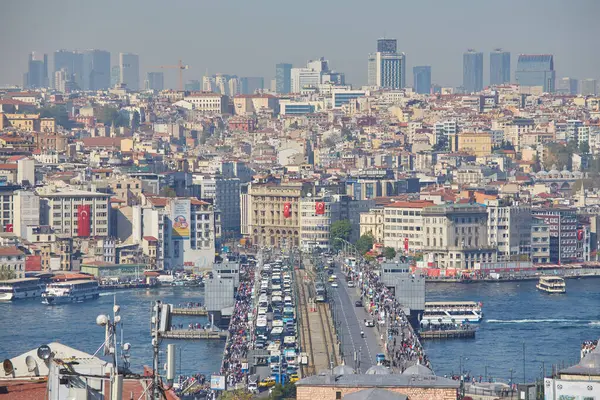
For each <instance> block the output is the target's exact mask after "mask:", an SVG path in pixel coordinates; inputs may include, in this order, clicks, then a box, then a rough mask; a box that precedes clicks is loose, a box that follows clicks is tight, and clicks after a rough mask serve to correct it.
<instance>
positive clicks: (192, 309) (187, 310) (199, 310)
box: [171, 307, 208, 316]
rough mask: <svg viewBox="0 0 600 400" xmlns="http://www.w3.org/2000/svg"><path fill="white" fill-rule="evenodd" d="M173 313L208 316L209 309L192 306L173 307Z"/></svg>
mask: <svg viewBox="0 0 600 400" xmlns="http://www.w3.org/2000/svg"><path fill="white" fill-rule="evenodd" d="M171 314H172V315H192V316H206V315H208V311H207V310H206V308H205V307H190V308H184V307H181V308H173V310H172V311H171Z"/></svg>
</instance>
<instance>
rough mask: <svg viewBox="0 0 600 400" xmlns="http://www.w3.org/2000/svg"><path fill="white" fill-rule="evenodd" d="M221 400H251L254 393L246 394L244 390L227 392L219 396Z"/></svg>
mask: <svg viewBox="0 0 600 400" xmlns="http://www.w3.org/2000/svg"><path fill="white" fill-rule="evenodd" d="M219 399H221V400H251V399H252V393H249V392H246V391H245V390H242V389H237V390H227V391H225V392H223V393H222V394H221V396H219Z"/></svg>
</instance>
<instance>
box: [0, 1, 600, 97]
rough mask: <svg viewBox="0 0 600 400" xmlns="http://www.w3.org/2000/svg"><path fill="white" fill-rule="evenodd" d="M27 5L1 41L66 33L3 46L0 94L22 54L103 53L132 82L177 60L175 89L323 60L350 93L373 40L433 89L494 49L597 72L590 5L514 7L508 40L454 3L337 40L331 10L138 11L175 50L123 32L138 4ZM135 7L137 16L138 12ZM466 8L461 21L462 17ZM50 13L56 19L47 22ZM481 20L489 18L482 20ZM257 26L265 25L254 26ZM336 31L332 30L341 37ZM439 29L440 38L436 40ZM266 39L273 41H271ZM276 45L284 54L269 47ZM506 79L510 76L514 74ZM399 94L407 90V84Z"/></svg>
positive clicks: (156, 37) (475, 6) (216, 7)
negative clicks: (126, 62) (124, 60)
mask: <svg viewBox="0 0 600 400" xmlns="http://www.w3.org/2000/svg"><path fill="white" fill-rule="evenodd" d="M33 3H34V5H35V7H31V6H32V4H28V5H27V9H25V8H24V6H23V5H20V4H9V5H7V6H6V7H5V9H6V11H7V12H5V13H3V16H0V33H3V34H4V35H5V36H8V35H9V34H10V32H11V31H12V30H14V29H16V28H17V26H18V24H23V23H27V25H28V26H32V25H33V26H36V24H38V25H39V24H42V21H41V20H39V18H40V17H41V15H44V17H46V16H52V19H53V20H55V21H57V23H58V24H59V25H60V24H61V21H64V22H65V23H66V22H67V21H68V22H69V25H70V26H71V30H68V31H67V30H65V31H59V32H57V33H56V34H55V35H47V36H44V35H37V34H36V35H30V34H22V35H20V36H19V39H18V40H15V41H12V42H11V43H3V44H2V46H1V48H2V50H3V54H4V55H5V57H2V60H0V85H4V84H20V83H21V81H22V74H23V72H24V71H26V69H27V54H28V53H30V52H32V51H36V53H48V54H53V53H54V51H55V50H56V49H61V48H67V49H87V48H97V49H106V50H108V51H110V52H111V59H112V60H113V62H112V64H113V66H114V65H115V62H114V60H117V59H118V53H120V52H132V53H136V54H139V55H140V76H145V75H146V73H147V72H155V71H152V70H151V68H149V67H150V66H153V65H164V64H167V65H169V64H173V63H174V60H178V59H183V60H184V62H185V63H187V64H189V65H190V66H191V68H190V70H189V71H185V73H184V75H185V76H184V79H185V80H193V79H196V80H198V79H201V77H202V76H203V75H205V72H206V70H208V71H209V74H214V73H218V72H222V73H227V74H236V75H238V76H263V77H264V78H265V80H266V82H269V81H270V80H271V79H273V78H274V67H273V66H274V65H275V64H277V63H278V62H289V63H292V64H293V65H294V66H301V65H303V64H305V63H306V61H307V60H309V59H314V58H317V57H319V56H325V57H326V58H327V59H328V60H330V62H331V64H332V65H335V66H336V68H337V69H339V70H343V71H344V72H345V73H346V80H347V81H348V82H350V83H352V84H353V85H355V86H360V85H363V84H366V82H367V74H366V71H365V68H364V61H363V60H364V54H368V53H369V52H372V51H373V43H374V42H375V41H376V40H377V39H378V38H382V37H389V38H396V39H397V40H398V49H397V50H398V52H404V53H406V55H407V66H406V69H407V70H408V71H410V70H411V69H412V67H413V66H418V65H431V66H432V67H433V68H435V69H436V71H437V72H436V75H435V79H434V82H433V83H436V84H440V85H442V86H459V85H460V84H461V81H462V79H461V75H462V73H461V72H462V63H461V58H462V54H463V53H464V51H465V49H467V48H477V49H478V50H479V51H482V52H483V53H484V54H486V56H485V59H486V61H487V54H489V53H490V52H491V51H493V49H494V48H496V47H502V48H504V49H506V51H510V52H511V53H512V54H513V57H516V56H517V55H518V54H520V53H527V54H553V55H554V56H555V59H556V71H557V77H562V76H572V77H576V78H578V79H587V78H591V79H598V76H597V74H598V73H597V70H598V68H596V66H597V65H598V64H600V55H597V54H594V53H593V52H589V51H588V49H589V48H591V47H593V43H592V42H591V40H592V39H591V38H592V37H595V36H596V34H597V32H598V31H600V28H598V27H597V26H594V25H592V23H593V18H592V16H593V15H597V14H598V12H600V5H598V4H596V3H594V2H591V1H587V2H578V3H575V4H567V3H565V2H543V3H542V2H539V1H532V2H528V3H527V4H526V5H523V4H521V3H519V5H520V7H522V8H525V9H524V10H523V12H522V13H519V14H518V15H516V16H512V15H510V18H511V29H510V30H507V29H506V28H507V26H506V24H505V23H504V21H505V17H506V18H508V17H509V10H510V7H508V6H507V5H506V4H505V3H503V5H502V6H499V5H491V4H490V5H484V4H479V3H475V2H470V1H468V2H467V1H463V2H459V3H458V5H457V3H453V5H449V4H440V5H438V7H436V9H435V11H434V12H431V10H430V8H429V7H427V6H426V5H425V4H411V5H402V6H401V5H396V4H393V3H386V4H387V9H389V10H390V11H391V12H389V13H387V12H386V13H385V15H380V14H381V13H379V14H378V16H377V18H378V23H377V24H364V25H366V26H364V27H361V28H353V29H352V30H343V34H342V33H341V32H339V33H338V32H337V30H336V29H332V28H336V26H337V25H339V24H343V23H344V22H343V21H336V22H334V23H335V24H337V25H336V26H331V23H332V22H331V21H330V20H329V19H326V18H324V15H325V14H327V10H328V9H329V8H331V7H333V5H326V6H325V8H324V9H319V10H320V12H319V13H316V12H312V11H310V10H311V9H312V8H311V7H306V8H307V10H304V9H302V10H299V11H298V12H297V13H298V16H297V18H293V19H289V18H288V17H289V13H286V12H285V10H284V9H280V8H278V7H269V5H270V4H271V3H272V2H266V3H263V4H261V5H259V6H256V5H254V6H250V5H245V4H240V5H238V6H237V7H236V8H235V9H230V8H231V7H227V6H226V5H223V4H201V5H200V4H192V3H191V2H184V4H183V5H182V6H181V8H178V9H177V10H173V9H168V8H167V9H163V8H164V7H156V8H154V9H155V11H152V9H153V7H143V8H144V13H145V15H144V16H143V17H146V18H159V17H161V18H165V20H169V18H175V17H176V18H178V19H180V21H179V22H178V24H177V27H178V32H179V33H181V34H178V35H177V40H176V41H174V40H173V38H172V37H170V36H169V35H165V34H164V30H151V29H149V28H146V27H144V26H140V27H139V29H137V30H136V31H130V30H129V29H128V26H130V25H131V24H130V23H127V24H126V23H125V21H124V18H129V17H126V16H127V15H131V14H130V13H128V11H127V10H130V11H132V12H133V10H139V8H140V7H138V6H139V4H137V3H136V2H135V1H134V2H131V3H128V4H127V5H122V4H121V5H119V7H122V8H123V12H122V13H119V15H113V14H111V13H110V12H109V11H110V9H111V7H108V6H106V5H105V4H102V5H86V6H85V7H80V6H70V7H68V4H70V3H69V1H66V0H64V3H65V5H67V6H65V7H51V6H49V5H48V4H45V3H43V2H35V1H34V2H33ZM509 3H510V2H509ZM144 4H145V5H146V6H147V3H144ZM272 4H273V5H275V3H272ZM315 4H316V3H315ZM541 4H543V6H544V10H545V12H546V13H547V17H546V18H545V20H544V21H543V22H535V21H532V20H530V19H529V18H526V16H527V15H529V11H531V10H534V9H535V8H536V7H539V6H540V5H541ZM308 6H310V4H308ZM32 8H35V9H36V10H38V11H39V13H38V12H36V13H35V14H34V15H32V14H31V13H30V12H29V11H30V10H31V9H32ZM371 8H372V7H369V6H368V5H364V4H361V3H356V4H354V3H353V4H349V5H348V8H347V9H348V10H352V11H351V12H350V11H349V12H348V17H349V18H354V19H356V20H357V21H358V20H360V19H361V18H365V19H369V18H370V17H371V16H372V15H373V14H374V13H375V11H376V10H375V9H373V10H372V9H371ZM396 8H398V9H400V8H402V9H403V11H404V10H406V13H407V15H411V14H419V13H422V12H428V18H429V22H430V24H429V25H428V28H427V30H425V29H423V28H422V26H421V27H420V26H419V25H418V19H415V18H406V21H403V23H402V24H400V25H398V24H396V23H394V22H393V18H392V17H391V16H392V15H393V14H394V12H393V10H394V9H396ZM467 8H468V10H469V11H468V12H465V9H467ZM58 9H60V10H61V13H60V14H58V15H57V12H56V10H58ZM181 11H184V12H181ZM136 12H137V11H136ZM225 12H227V13H228V15H229V13H231V15H230V17H231V18H232V20H231V21H232V23H231V25H230V27H229V28H227V29H228V31H227V32H225V33H224V34H223V35H222V37H219V38H217V39H213V40H208V41H207V40H198V39H196V38H199V37H203V35H204V36H206V35H205V34H206V33H207V32H208V31H209V30H211V29H213V28H216V26H215V25H214V24H215V23H216V22H212V21H210V20H209V21H206V22H205V23H203V26H198V25H197V24H195V23H193V21H192V19H193V18H195V17H192V18H190V17H191V16H195V15H200V14H204V13H209V14H215V13H216V14H217V15H218V14H219V13H225ZM82 13H89V14H90V15H95V16H97V17H96V18H94V21H88V20H86V19H83V18H79V16H80V15H82ZM305 14H306V15H308V14H310V15H311V22H312V24H313V25H314V26H312V25H311V29H310V30H307V29H303V25H302V22H301V21H303V20H304V18H302V17H303V16H305ZM313 14H314V15H313ZM21 15H22V16H23V17H21ZM38 15H39V17H38ZM121 15H123V17H121ZM245 15H251V16H253V17H255V18H252V21H259V23H256V22H253V25H251V26H250V25H249V24H248V22H247V21H248V19H247V18H245V17H244V16H245ZM388 15H389V17H388ZM490 15H492V16H494V18H489V17H490ZM25 16H26V17H27V18H25ZM575 16H577V18H575ZM140 17H142V16H140ZM447 18H451V19H453V20H455V21H456V22H457V23H456V24H452V26H457V27H458V26H461V25H462V24H464V23H469V22H472V21H476V20H478V19H482V18H486V30H485V31H484V32H480V33H479V34H478V35H472V34H471V30H464V29H459V28H452V26H449V25H447V24H441V25H442V26H441V27H440V28H435V26H436V25H438V24H436V21H438V22H440V21H444V20H447ZM588 18H589V19H588ZM263 19H264V20H265V21H268V23H264V24H263V23H260V21H261V20H263ZM107 20H110V21H112V23H111V24H110V25H111V29H110V31H108V30H106V28H105V26H107V25H106V24H105V22H106V21H107ZM413 20H414V21H413ZM570 21H573V22H570ZM574 21H577V23H575V22H574ZM121 22H123V23H121ZM234 22H236V23H234ZM97 24H98V25H97ZM557 24H559V25H561V26H565V24H566V25H567V27H566V28H565V29H561V30H558V31H557V30H555V29H554V28H553V27H554V26H556V25H557ZM238 25H239V26H238ZM355 25H361V24H355ZM304 28H305V27H304ZM338 28H339V29H338V30H342V29H341V27H338ZM567 28H568V29H567ZM240 29H246V30H247V29H252V30H253V31H254V35H247V39H245V37H246V36H243V35H242V37H244V39H240ZM298 29H300V30H301V31H302V32H303V33H302V34H301V35H298V34H297V32H299V30H298ZM440 29H441V30H443V34H442V32H441V31H440ZM524 29H527V31H529V32H535V34H534V35H527V36H523V35H520V34H519V33H518V32H522V31H523V30H524ZM415 31H417V32H421V33H420V34H419V40H418V41H416V40H411V39H406V38H410V37H413V36H411V33H412V32H415ZM463 31H465V32H463ZM467 31H468V32H467ZM274 32H278V33H277V35H275V36H276V37H275V36H274ZM511 32H515V33H511ZM594 32H596V34H595V33H594ZM326 33H327V34H326ZM207 37H212V36H210V35H209V36H207ZM284 42H285V43H286V45H285V46H278V44H283V43H284ZM205 54H211V57H206V56H205ZM515 59H516V58H515ZM485 64H487V62H485V63H484V79H483V81H484V85H487V83H488V82H489V68H488V66H487V65H485ZM51 65H52V64H51ZM511 72H512V73H514V68H513V70H512V71H511ZM409 75H412V74H409ZM409 78H412V77H409ZM176 82H177V74H176V73H175V72H174V71H165V86H166V87H176ZM140 84H141V82H140ZM407 84H408V85H412V79H410V81H409V82H407ZM266 86H268V85H266Z"/></svg>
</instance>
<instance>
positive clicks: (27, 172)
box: [17, 158, 35, 186]
mask: <svg viewBox="0 0 600 400" xmlns="http://www.w3.org/2000/svg"><path fill="white" fill-rule="evenodd" d="M17 183H18V184H19V185H24V184H25V185H31V186H34V185H35V160H33V159H32V158H21V159H20V160H18V161H17Z"/></svg>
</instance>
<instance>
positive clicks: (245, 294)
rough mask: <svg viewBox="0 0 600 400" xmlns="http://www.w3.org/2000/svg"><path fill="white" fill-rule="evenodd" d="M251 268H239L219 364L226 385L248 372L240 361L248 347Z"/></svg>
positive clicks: (241, 377) (247, 266)
mask: <svg viewBox="0 0 600 400" xmlns="http://www.w3.org/2000/svg"><path fill="white" fill-rule="evenodd" d="M251 268H252V267H250V266H249V265H247V264H245V265H244V266H243V267H242V269H241V270H240V283H239V287H238V290H237V294H236V298H235V299H236V301H235V306H234V310H233V313H232V315H231V321H230V323H229V338H228V340H227V344H226V345H225V352H224V356H223V364H222V366H221V375H224V376H225V377H226V378H225V379H226V380H227V385H228V387H233V386H235V385H236V384H238V383H240V382H243V381H244V378H245V375H246V374H247V372H248V371H247V370H244V369H242V362H246V361H245V359H246V356H247V353H248V347H249V343H248V336H249V329H250V324H249V322H248V312H250V311H252V301H251V300H252V286H253V285H254V273H253V272H252V270H251Z"/></svg>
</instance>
